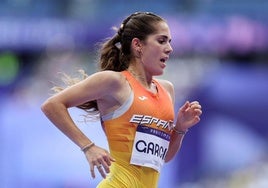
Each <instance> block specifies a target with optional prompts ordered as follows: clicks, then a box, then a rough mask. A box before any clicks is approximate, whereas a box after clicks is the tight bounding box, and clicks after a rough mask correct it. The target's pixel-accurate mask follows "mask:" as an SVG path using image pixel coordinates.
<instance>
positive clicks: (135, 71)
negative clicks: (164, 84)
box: [128, 64, 153, 90]
mask: <svg viewBox="0 0 268 188" xmlns="http://www.w3.org/2000/svg"><path fill="white" fill-rule="evenodd" d="M128 71H129V72H130V73H131V74H132V75H133V76H134V77H135V78H136V79H137V80H138V81H139V82H140V83H141V84H142V85H143V86H144V87H145V88H147V89H148V90H151V89H152V79H153V78H152V76H150V75H148V74H146V73H145V71H144V69H143V67H139V66H135V65H133V64H130V65H129V67H128Z"/></svg>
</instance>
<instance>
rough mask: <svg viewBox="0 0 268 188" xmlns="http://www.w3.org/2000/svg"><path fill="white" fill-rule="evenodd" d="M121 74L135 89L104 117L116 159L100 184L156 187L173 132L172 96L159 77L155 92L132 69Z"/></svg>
mask: <svg viewBox="0 0 268 188" xmlns="http://www.w3.org/2000/svg"><path fill="white" fill-rule="evenodd" d="M122 74H123V75H124V76H125V77H126V79H127V81H128V82H129V84H130V87H131V89H132V92H131V95H130V96H129V98H128V99H127V101H125V102H124V104H123V105H122V106H121V107H120V108H119V109H117V110H116V111H114V112H112V113H109V114H106V115H104V116H102V117H101V119H102V125H103V128H104V131H105V133H106V136H107V139H108V145H109V150H110V153H111V155H112V157H113V158H115V160H116V161H115V162H113V163H112V165H111V167H110V173H109V174H108V175H107V177H106V178H105V179H103V181H101V182H100V184H99V185H98V188H156V187H157V183H158V179H159V172H160V171H161V167H162V165H163V164H164V159H165V156H166V154H167V150H168V146H169V141H170V136H171V132H172V131H171V128H170V122H171V121H173V119H174V111H173V104H172V100H171V97H170V96H169V94H168V92H167V91H166V90H165V89H164V88H163V87H162V86H161V85H160V84H159V83H158V82H157V81H156V80H153V84H155V85H156V88H157V93H156V94H153V93H152V92H150V91H148V90H146V89H145V88H144V87H143V86H142V85H141V84H140V83H139V82H138V81H137V80H136V79H135V78H134V77H133V76H132V75H131V73H130V72H128V71H123V72H122Z"/></svg>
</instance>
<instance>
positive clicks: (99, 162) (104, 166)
mask: <svg viewBox="0 0 268 188" xmlns="http://www.w3.org/2000/svg"><path fill="white" fill-rule="evenodd" d="M114 161H115V159H113V158H112V157H111V156H110V155H109V154H106V155H104V156H102V157H100V158H98V159H95V160H92V162H91V163H90V172H91V176H92V178H95V177H96V175H95V170H97V171H99V173H100V174H101V176H102V177H103V178H106V174H108V173H110V166H111V162H114ZM95 167H96V168H95Z"/></svg>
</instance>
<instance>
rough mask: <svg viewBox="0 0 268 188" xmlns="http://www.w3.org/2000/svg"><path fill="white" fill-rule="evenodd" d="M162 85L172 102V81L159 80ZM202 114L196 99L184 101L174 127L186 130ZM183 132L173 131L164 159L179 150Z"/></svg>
mask: <svg viewBox="0 0 268 188" xmlns="http://www.w3.org/2000/svg"><path fill="white" fill-rule="evenodd" d="M160 82H161V84H162V85H163V87H165V88H166V90H167V91H168V92H169V93H170V96H171V98H172V101H173V103H174V98H175V97H174V96H175V95H174V87H173V85H172V83H170V82H168V81H165V80H161V81H160ZM201 114H202V111H201V105H200V104H199V102H197V101H193V102H189V101H187V102H185V104H184V105H183V106H182V107H181V108H180V109H179V112H178V117H177V121H176V122H175V129H176V130H178V131H181V132H186V131H187V130H188V129H189V128H190V127H192V126H194V125H195V124H197V123H198V122H199V121H200V117H199V116H200V115H201ZM183 138H184V134H178V132H176V131H173V132H172V135H171V138H170V144H169V149H168V152H167V155H166V158H165V161H166V162H168V161H170V160H171V159H172V158H173V157H174V156H175V155H176V153H177V152H178V151H179V150H180V148H181V145H182V141H183Z"/></svg>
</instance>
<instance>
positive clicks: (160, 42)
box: [158, 39, 167, 44]
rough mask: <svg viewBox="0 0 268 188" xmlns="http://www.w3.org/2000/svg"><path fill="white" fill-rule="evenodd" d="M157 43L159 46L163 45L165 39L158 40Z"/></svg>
mask: <svg viewBox="0 0 268 188" xmlns="http://www.w3.org/2000/svg"><path fill="white" fill-rule="evenodd" d="M158 42H159V44H165V43H166V42H167V41H166V40H165V39H159V40H158Z"/></svg>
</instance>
